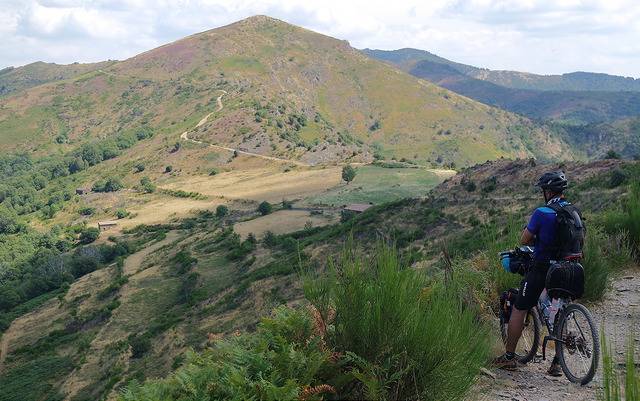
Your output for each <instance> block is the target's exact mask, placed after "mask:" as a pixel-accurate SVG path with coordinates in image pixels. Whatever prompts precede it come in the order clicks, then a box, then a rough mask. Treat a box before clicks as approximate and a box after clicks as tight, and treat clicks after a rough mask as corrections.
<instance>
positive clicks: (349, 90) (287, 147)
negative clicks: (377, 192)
mask: <svg viewBox="0 0 640 401" xmlns="http://www.w3.org/2000/svg"><path fill="white" fill-rule="evenodd" d="M220 90H225V91H227V92H228V96H227V99H226V106H225V107H226V112H225V113H223V115H221V117H220V118H219V119H217V120H216V123H215V124H207V125H204V126H203V127H202V128H201V132H199V133H198V136H199V137H200V139H206V140H207V142H215V143H218V144H223V145H226V146H232V145H233V146H232V147H238V148H240V147H243V148H247V149H248V148H249V147H251V148H255V149H257V150H256V152H258V153H262V154H267V155H271V156H277V157H286V158H295V159H299V160H302V161H306V162H309V163H311V164H317V163H321V162H326V161H340V160H344V159H345V158H348V157H353V158H355V159H356V160H358V159H359V160H370V159H371V158H372V155H373V150H372V147H373V146H375V147H376V149H378V150H379V153H380V154H382V155H385V156H387V157H389V158H390V157H394V156H395V157H397V158H402V157H404V158H410V159H414V160H416V161H417V162H419V163H420V164H429V163H434V164H441V165H444V164H450V163H452V162H453V163H455V165H459V166H460V165H467V164H470V163H475V162H479V161H484V160H488V159H495V158H497V157H501V156H505V157H514V156H515V157H528V156H538V157H546V158H551V157H555V156H559V155H561V154H562V155H563V156H569V155H570V154H569V153H567V149H566V147H564V146H563V144H562V143H561V142H559V141H558V140H556V139H553V138H552V137H551V136H550V135H549V133H548V132H547V131H545V130H543V129H540V128H538V127H537V126H536V125H535V124H533V123H531V122H530V121H528V120H526V119H523V118H521V117H517V116H514V115H512V114H509V113H506V112H503V111H500V110H498V109H494V108H491V107H487V106H485V105H482V104H479V103H477V102H474V101H472V100H470V99H468V98H465V97H461V96H458V95H455V94H453V93H451V92H449V91H446V90H443V89H441V88H438V87H436V86H434V85H431V84H429V83H425V82H424V81H420V80H417V79H415V78H413V77H411V76H410V75H406V74H402V73H400V72H399V71H397V70H395V69H392V68H390V67H388V66H386V65H385V64H382V63H379V62H376V61H373V60H371V59H369V58H366V57H363V56H362V54H361V53H360V52H358V51H357V50H355V49H353V48H351V47H350V46H349V45H348V44H347V43H346V42H344V41H340V40H336V39H333V38H329V37H326V36H323V35H320V34H317V33H314V32H311V31H307V30H304V29H302V28H298V27H294V26H292V25H289V24H286V23H284V22H281V21H278V20H275V19H271V18H268V17H254V18H250V19H247V20H244V21H241V22H238V23H235V24H232V25H229V26H227V27H223V28H218V29H215V30H212V31H207V32H203V33H200V34H196V35H193V36H190V37H188V38H185V39H182V40H179V41H177V42H174V43H171V44H168V45H165V46H162V47H160V48H157V49H154V50H151V51H148V52H146V53H143V54H141V55H138V56H136V57H133V58H131V59H129V60H125V61H122V62H118V63H115V64H113V65H112V66H110V67H108V68H104V69H101V70H97V71H94V72H90V73H86V74H84V75H81V76H79V77H76V78H74V79H72V80H70V81H64V82H59V83H55V84H53V83H51V84H47V85H43V86H39V87H36V88H32V89H31V90H29V91H26V92H24V93H22V94H16V95H14V96H10V97H6V98H5V99H3V100H2V101H0V146H2V147H3V148H4V149H31V150H35V151H37V152H41V153H50V152H52V151H55V150H56V149H59V148H60V147H61V146H59V145H58V144H56V143H55V138H57V137H58V135H60V133H63V134H64V135H66V137H68V143H69V144H78V143H81V142H84V141H86V140H89V139H92V138H101V137H109V136H113V135H114V134H116V133H119V132H127V131H130V130H135V129H138V128H140V127H149V128H150V129H151V130H153V131H160V132H163V133H164V132H170V133H171V134H174V135H175V132H176V131H177V130H178V129H179V128H180V127H181V125H180V124H181V123H183V122H185V123H187V122H191V121H198V120H199V119H201V118H202V117H203V116H204V115H205V114H207V112H210V111H212V110H213V108H214V107H215V106H216V102H215V98H216V97H217V96H218V94H219V93H220V92H219V91H220ZM20 138H22V140H20ZM336 144H337V145H338V146H336ZM62 148H69V146H68V144H63V146H62ZM354 152H355V156H354Z"/></svg>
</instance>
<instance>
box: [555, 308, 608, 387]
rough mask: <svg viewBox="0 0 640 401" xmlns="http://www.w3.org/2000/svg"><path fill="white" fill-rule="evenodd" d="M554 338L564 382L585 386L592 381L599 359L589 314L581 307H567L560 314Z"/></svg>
mask: <svg viewBox="0 0 640 401" xmlns="http://www.w3.org/2000/svg"><path fill="white" fill-rule="evenodd" d="M554 331H555V335H556V337H558V338H559V339H560V340H562V342H560V341H557V342H556V354H557V355H558V357H559V359H560V366H561V367H562V371H563V372H564V374H565V376H566V377H567V379H569V380H570V381H571V382H573V383H580V384H581V385H585V384H587V383H589V382H590V381H591V380H593V377H594V376H595V374H596V370H597V369H598V360H599V358H600V339H599V338H598V330H597V329H596V325H595V324H594V323H593V318H592V317H591V313H590V312H589V310H588V309H587V308H585V307H584V306H583V305H580V304H570V305H569V306H567V307H566V308H565V309H564V310H563V313H562V316H561V317H560V319H559V321H558V323H557V325H556V329H555V330H554Z"/></svg>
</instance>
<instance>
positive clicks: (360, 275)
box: [305, 244, 489, 400]
mask: <svg viewBox="0 0 640 401" xmlns="http://www.w3.org/2000/svg"><path fill="white" fill-rule="evenodd" d="M329 270H330V271H329V273H328V274H327V275H325V276H324V277H323V278H320V279H317V280H315V281H309V280H307V281H306V283H305V293H306V295H307V297H308V299H309V300H310V301H311V302H312V303H313V304H314V305H316V307H317V308H318V310H320V311H321V314H323V315H324V316H325V318H327V319H330V316H335V317H334V320H333V325H332V327H333V330H331V331H330V332H328V338H327V340H328V343H329V344H330V345H331V346H332V348H333V349H334V350H335V351H336V352H338V353H343V354H345V355H346V363H347V365H346V367H345V370H346V372H347V373H348V374H350V375H351V376H352V380H351V381H350V382H348V383H346V384H345V386H343V387H342V393H343V395H344V396H345V397H347V398H357V399H368V400H444V399H446V400H456V399H461V398H462V397H463V396H464V395H465V393H466V392H467V390H468V389H469V387H470V386H471V385H472V383H473V381H474V378H475V376H476V374H477V373H478V370H479V369H480V367H482V366H483V364H484V363H485V362H486V359H487V350H488V348H489V347H488V343H489V340H488V338H489V336H488V331H487V328H485V327H483V326H482V325H481V324H480V323H478V321H477V320H476V316H477V315H476V311H474V310H471V309H470V308H467V307H465V306H464V305H463V302H462V297H461V295H460V294H461V290H462V289H461V288H458V287H457V286H456V284H455V283H454V282H449V284H448V285H447V286H445V285H444V284H443V283H441V282H438V283H436V282H433V281H429V279H428V278H427V277H426V276H425V275H424V274H423V273H422V272H419V271H416V270H413V269H411V268H408V267H407V266H403V265H402V264H401V260H400V258H399V257H398V254H397V253H396V250H395V249H394V248H393V247H391V246H388V245H385V244H379V245H378V247H377V249H376V251H375V253H374V255H373V256H371V257H364V256H362V255H358V254H357V253H356V252H355V251H353V250H352V249H347V250H345V251H344V252H343V255H342V257H341V258H340V259H339V261H338V262H336V263H334V264H331V265H330V268H329ZM347 389H348V390H347ZM339 394H341V392H340V391H339Z"/></svg>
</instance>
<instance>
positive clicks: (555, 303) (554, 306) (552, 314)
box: [549, 298, 560, 328]
mask: <svg viewBox="0 0 640 401" xmlns="http://www.w3.org/2000/svg"><path fill="white" fill-rule="evenodd" d="M559 309H560V299H559V298H553V300H552V301H551V306H550V307H549V323H550V324H551V327H552V328H553V323H554V322H555V320H556V313H558V310H559Z"/></svg>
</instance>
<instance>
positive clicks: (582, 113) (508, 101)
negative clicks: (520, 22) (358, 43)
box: [364, 49, 640, 125]
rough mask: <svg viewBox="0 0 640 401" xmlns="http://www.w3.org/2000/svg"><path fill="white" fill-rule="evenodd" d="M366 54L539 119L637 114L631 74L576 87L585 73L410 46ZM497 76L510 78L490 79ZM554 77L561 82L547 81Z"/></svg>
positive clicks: (574, 120)
mask: <svg viewBox="0 0 640 401" xmlns="http://www.w3.org/2000/svg"><path fill="white" fill-rule="evenodd" d="M364 52H365V54H368V55H369V56H371V57H375V58H377V59H380V60H383V61H386V62H390V63H392V64H394V65H396V66H398V67H400V68H401V69H403V70H404V71H407V72H409V73H410V74H412V75H414V76H417V77H420V78H423V79H426V80H428V81H430V82H433V83H435V84H437V85H439V86H442V87H444V88H447V89H450V90H452V91H454V92H456V93H460V94H462V95H465V96H468V97H470V98H472V99H475V100H477V101H480V102H482V103H485V104H490V105H493V106H496V107H500V108H502V109H505V110H509V111H512V112H515V113H518V114H522V115H525V116H527V117H529V118H533V119H537V120H554V121H557V122H566V123H570V124H573V125H576V124H578V125H579V124H591V123H598V122H603V121H614V120H617V119H621V118H629V117H633V116H637V115H640V92H637V91H636V90H635V89H634V88H635V87H636V85H637V84H636V82H637V81H638V80H633V79H631V78H622V77H613V76H606V77H600V75H603V74H593V75H595V76H597V77H598V78H597V79H596V81H597V83H594V84H593V85H588V84H584V85H579V84H577V83H576V82H584V81H585V80H584V79H582V78H584V77H585V74H587V73H574V74H565V75H562V76H555V78H554V76H539V75H534V74H526V73H517V72H511V71H490V70H486V69H480V68H476V67H472V66H467V65H464V64H459V63H455V62H452V61H449V60H446V59H444V58H441V57H438V56H436V55H434V54H431V53H429V52H424V51H420V50H414V49H401V50H396V51H382V50H370V49H365V50H364ZM495 76H504V77H511V78H509V79H507V78H505V79H494V78H495ZM587 76H590V75H588V74H587ZM515 77H521V78H522V80H525V79H526V80H527V82H528V84H527V85H525V84H513V82H516V81H517V79H516V78H515ZM566 77H569V78H566ZM579 77H582V78H579ZM552 78H553V79H552ZM594 79H595V78H594ZM552 81H553V82H555V81H557V82H559V84H558V85H555V86H554V85H551V84H550V83H549V82H552ZM609 84H610V85H609ZM557 88H565V89H557ZM594 88H597V89H594Z"/></svg>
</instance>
